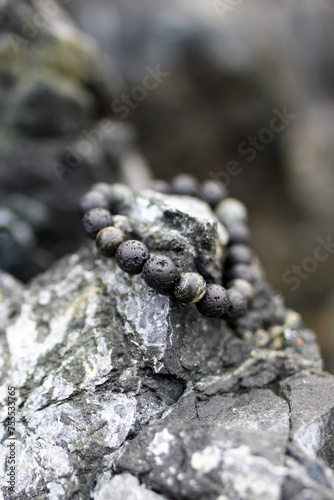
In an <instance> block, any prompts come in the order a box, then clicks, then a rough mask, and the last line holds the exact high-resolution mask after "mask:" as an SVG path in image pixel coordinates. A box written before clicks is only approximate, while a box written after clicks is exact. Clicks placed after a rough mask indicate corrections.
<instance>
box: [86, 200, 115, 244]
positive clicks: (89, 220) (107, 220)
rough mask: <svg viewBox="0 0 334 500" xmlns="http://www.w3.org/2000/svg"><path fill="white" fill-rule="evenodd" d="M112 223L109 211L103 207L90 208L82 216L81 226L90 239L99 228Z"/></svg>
mask: <svg viewBox="0 0 334 500" xmlns="http://www.w3.org/2000/svg"><path fill="white" fill-rule="evenodd" d="M113 223H114V221H113V218H112V216H111V213H110V212H109V210H106V209H105V208H92V209H91V210H89V211H88V212H86V213H85V215H84V216H83V218H82V225H83V228H84V230H85V232H86V233H87V234H88V236H89V237H90V238H92V239H94V238H96V235H97V233H98V232H99V231H101V229H103V228H104V227H107V226H112V225H113Z"/></svg>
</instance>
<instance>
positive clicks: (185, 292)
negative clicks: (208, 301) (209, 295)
mask: <svg viewBox="0 0 334 500" xmlns="http://www.w3.org/2000/svg"><path fill="white" fill-rule="evenodd" d="M205 292H206V282H205V279H204V278H203V276H201V275H200V274H198V273H182V274H181V277H180V280H179V282H178V283H177V284H176V286H175V289H174V295H175V297H176V298H177V299H178V300H179V301H180V302H183V303H184V304H194V303H195V302H198V301H199V300H201V298H202V297H203V296H204V294H205Z"/></svg>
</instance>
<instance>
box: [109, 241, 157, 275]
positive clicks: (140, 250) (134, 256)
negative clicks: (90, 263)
mask: <svg viewBox="0 0 334 500" xmlns="http://www.w3.org/2000/svg"><path fill="white" fill-rule="evenodd" d="M149 258H150V252H149V249H148V248H147V246H146V245H144V243H142V242H141V241H137V240H129V241H126V242H125V243H122V244H121V245H120V246H119V247H118V249H117V252H116V262H117V264H118V266H119V267H120V268H121V269H122V270H123V271H125V272H126V273H129V274H140V273H141V272H142V270H143V266H144V264H145V262H146V261H147V260H148V259H149Z"/></svg>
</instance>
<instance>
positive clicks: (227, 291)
mask: <svg viewBox="0 0 334 500" xmlns="http://www.w3.org/2000/svg"><path fill="white" fill-rule="evenodd" d="M150 187H151V188H152V189H154V190H156V191H159V192H162V193H165V194H177V195H187V196H196V197H199V198H201V199H203V200H204V201H206V202H207V203H208V204H209V205H210V206H211V207H212V209H213V210H214V211H215V214H216V216H217V218H218V220H219V221H220V222H221V223H222V224H223V225H224V226H225V227H226V229H227V231H228V234H229V246H228V251H227V255H226V258H225V261H224V273H223V276H224V283H223V284H224V285H225V286H222V285H220V284H215V283H206V281H205V279H204V278H203V276H202V275H201V274H199V273H195V272H185V273H180V272H179V270H178V268H177V266H176V265H175V263H174V262H173V260H172V259H170V258H169V257H167V256H164V255H150V251H149V249H148V248H147V246H146V245H145V244H144V243H142V242H141V241H137V240H127V238H126V235H125V233H124V232H123V231H121V230H120V229H117V228H116V227H114V226H113V216H112V213H114V215H116V214H115V210H114V209H115V207H116V206H117V204H118V203H119V202H120V201H122V200H124V199H125V198H126V197H127V196H129V195H131V194H132V191H131V190H130V188H128V187H127V186H125V185H123V184H112V185H110V184H106V183H98V184H95V185H94V186H93V187H92V190H91V191H90V192H89V193H87V194H86V195H85V196H84V197H83V198H82V199H81V210H82V212H83V213H84V215H83V219H82V222H83V227H84V230H85V232H86V233H87V235H88V236H89V237H90V238H91V239H94V240H95V243H96V247H97V249H98V251H99V252H100V253H101V254H102V255H104V256H105V257H115V259H116V263H117V265H118V266H119V267H120V268H121V269H122V270H123V271H125V272H126V273H129V274H131V275H135V274H141V275H142V277H143V279H144V280H145V282H146V283H147V284H148V285H149V286H150V287H151V288H152V289H154V290H155V291H157V292H158V293H161V294H173V295H174V296H175V297H176V299H177V300H179V301H180V302H181V303H183V304H196V307H197V309H198V310H199V311H200V312H201V313H202V314H203V315H205V316H209V317H219V318H222V319H225V320H227V321H229V322H234V321H236V320H237V319H239V318H241V317H242V316H244V315H245V314H246V312H247V309H248V308H249V307H250V306H251V305H252V303H253V301H254V295H255V291H254V287H253V283H254V282H255V281H256V280H257V279H258V274H259V269H258V268H257V267H256V263H255V260H254V256H253V253H252V251H251V250H250V248H249V246H248V243H249V236H250V234H249V229H248V227H247V225H246V221H247V210H246V208H245V206H244V205H243V204H242V203H241V202H240V201H238V200H236V199H234V198H229V197H228V193H227V191H226V188H225V186H224V185H223V184H221V183H220V182H218V181H211V180H208V181H206V182H204V183H203V184H202V185H199V183H198V182H197V181H196V179H195V178H194V177H192V176H191V175H187V174H180V175H178V176H177V177H175V178H174V179H173V181H172V183H171V184H169V183H167V182H166V181H154V182H153V183H152V185H151V186H150Z"/></svg>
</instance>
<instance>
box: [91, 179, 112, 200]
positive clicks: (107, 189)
mask: <svg viewBox="0 0 334 500" xmlns="http://www.w3.org/2000/svg"><path fill="white" fill-rule="evenodd" d="M92 191H97V192H99V193H101V194H103V196H104V197H105V199H106V200H107V201H108V203H109V204H110V205H111V204H112V203H113V202H114V197H113V193H112V185H111V184H107V183H106V182H97V183H96V184H94V185H93V186H92Z"/></svg>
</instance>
